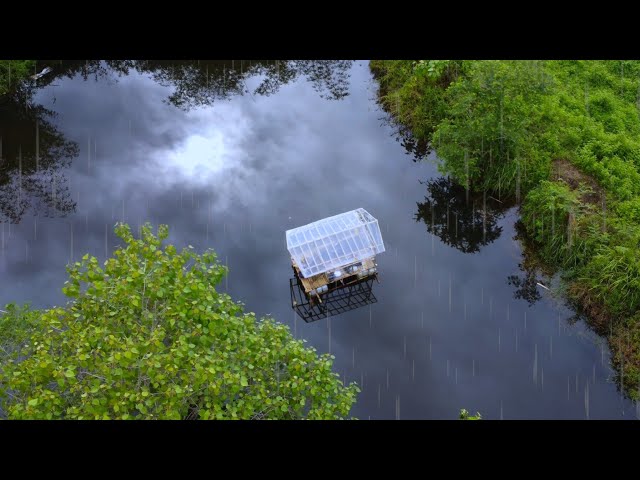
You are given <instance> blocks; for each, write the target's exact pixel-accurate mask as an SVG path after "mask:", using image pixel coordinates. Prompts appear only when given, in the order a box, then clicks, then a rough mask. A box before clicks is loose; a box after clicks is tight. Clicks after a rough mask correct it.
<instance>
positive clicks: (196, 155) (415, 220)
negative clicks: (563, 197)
mask: <svg viewBox="0 0 640 480" xmlns="http://www.w3.org/2000/svg"><path fill="white" fill-rule="evenodd" d="M345 64H346V65H345ZM220 65H221V64H215V65H214V64H211V65H209V64H205V63H204V62H203V63H202V64H200V63H198V64H195V66H194V67H193V68H191V69H187V70H180V69H179V71H178V72H177V73H176V71H175V69H174V70H171V68H165V69H164V70H163V69H158V68H156V67H154V66H153V65H151V66H149V65H146V66H139V70H142V72H140V71H138V70H136V69H135V68H131V66H127V65H125V67H126V68H124V67H122V66H117V65H116V66H115V67H113V66H107V65H105V64H103V65H102V66H101V68H100V70H99V72H98V73H99V75H97V77H96V76H95V75H92V74H90V75H87V79H86V80H85V78H84V76H83V71H82V69H81V68H80V69H78V68H76V69H75V70H73V69H72V70H70V74H69V75H68V76H65V75H59V76H57V77H56V78H55V79H54V80H52V81H49V82H45V85H43V86H42V87H41V88H39V89H38V90H37V91H36V93H35V97H34V104H33V105H31V106H30V107H23V106H22V105H18V106H16V105H14V104H13V103H11V102H9V103H7V102H5V103H4V104H2V103H0V136H2V147H3V151H2V156H3V157H4V159H5V160H4V163H3V165H2V168H0V185H2V186H0V219H2V220H3V223H2V224H1V227H0V228H1V231H0V235H1V237H0V238H1V240H0V241H1V243H0V303H2V304H4V303H8V302H10V301H16V302H25V301H30V302H31V303H32V304H33V305H34V306H37V307H48V306H52V305H56V304H57V305H60V304H61V303H63V302H65V301H66V300H65V298H64V296H63V295H62V292H61V287H62V284H63V282H64V280H65V278H66V273H65V270H64V267H65V264H66V263H67V262H69V261H70V260H74V261H76V260H78V259H79V258H80V257H81V256H82V255H83V254H84V253H87V252H88V253H91V254H93V255H96V256H98V257H99V259H100V260H101V261H103V260H104V258H105V256H106V255H108V254H110V253H111V252H112V251H113V249H114V248H115V246H116V245H117V242H118V239H117V238H115V236H114V234H113V225H114V224H115V222H117V221H122V220H124V221H126V222H128V223H129V224H130V225H132V227H134V228H137V226H138V225H140V224H141V223H142V222H145V221H151V222H153V223H154V224H157V223H166V224H168V225H169V226H170V241H171V242H173V243H175V244H176V245H178V246H186V245H193V246H194V247H195V248H196V249H198V250H203V249H205V248H207V247H212V248H214V249H215V250H216V252H217V253H218V255H219V259H220V260H221V261H222V262H223V263H226V264H227V265H228V266H229V268H230V274H229V276H228V278H227V280H226V281H223V283H222V284H221V285H220V289H221V290H223V291H228V293H229V294H230V295H231V296H232V297H233V298H234V299H236V300H240V301H243V302H244V303H245V305H246V309H247V310H248V311H254V312H256V314H257V315H259V316H262V315H267V314H270V315H272V316H273V317H275V318H276V319H278V320H280V321H282V322H284V323H286V324H288V325H290V327H291V330H292V332H293V333H294V334H295V336H296V337H298V338H305V339H307V340H308V342H309V344H311V345H313V346H315V347H316V348H317V349H318V350H319V351H322V352H329V351H330V352H331V353H332V354H333V355H335V357H336V360H335V368H336V371H338V372H339V373H340V375H342V376H344V378H345V379H346V380H347V381H351V380H355V381H357V382H358V383H359V384H360V385H361V387H362V393H361V394H360V395H359V398H358V402H357V404H356V405H355V407H354V408H353V410H352V413H353V415H354V416H356V417H358V418H361V419H368V418H371V419H395V418H400V419H423V418H425V419H436V418H443V419H453V418H456V417H457V414H458V412H459V410H460V409H461V408H466V409H467V410H469V411H470V412H475V411H480V412H481V413H482V415H483V417H484V418H490V419H499V418H504V419H516V418H526V419H542V418H571V419H585V418H590V419H596V418H611V419H623V418H625V419H635V418H637V416H638V409H637V406H636V405H635V404H633V403H632V402H630V401H629V400H625V399H624V396H623V395H622V394H621V392H620V391H619V390H618V389H617V387H616V384H615V382H614V373H613V371H612V370H611V368H610V364H609V353H608V349H607V348H606V345H604V343H603V341H602V340H601V339H599V338H598V337H597V336H595V335H594V334H592V333H591V332H590V331H589V330H588V329H587V328H586V327H585V326H584V324H583V323H582V322H581V321H577V322H575V321H572V320H571V318H572V317H573V315H574V314H573V312H572V311H571V310H570V309H569V308H568V307H566V306H565V305H564V304H563V302H562V301H561V300H558V299H553V298H552V297H551V296H550V295H549V291H547V290H545V289H544V288H542V287H539V286H537V285H536V281H538V279H537V278H536V277H535V276H531V274H530V275H529V277H527V276H526V273H525V272H524V271H522V269H521V268H520V266H519V265H520V264H521V263H522V262H523V258H522V253H521V247H520V244H519V242H518V241H517V240H516V239H514V236H515V235H516V232H515V228H514V223H515V220H516V219H517V211H516V210H515V208H506V207H502V208H503V209H502V211H501V210H500V208H501V206H500V204H499V203H497V202H496V201H494V200H492V199H489V200H488V202H489V204H488V205H487V207H486V210H487V211H488V216H487V217H484V216H482V213H481V207H482V199H478V198H474V199H469V200H467V198H466V195H465V192H464V190H462V189H460V188H458V187H456V186H454V185H451V184H450V183H448V182H447V181H446V179H442V178H440V175H439V174H438V172H437V168H436V166H435V164H434V162H433V161H425V162H414V161H412V156H411V155H408V152H407V150H406V149H405V148H404V146H403V145H402V142H399V141H398V139H397V135H395V131H394V129H393V127H391V126H390V125H389V122H388V121H386V120H385V117H386V115H385V114H384V112H382V111H381V110H380V108H379V106H378V105H377V102H376V92H377V84H376V82H375V80H373V79H372V76H371V74H370V71H369V68H368V64H367V62H365V61H358V62H353V63H350V62H342V63H337V64H326V63H323V62H316V63H314V62H308V63H307V64H300V65H298V67H297V68H298V70H295V68H294V67H291V66H290V67H289V68H290V71H288V70H287V68H288V67H287V64H286V63H285V62H278V63H277V64H276V63H273V65H270V66H269V65H268V66H267V67H265V69H263V70H261V71H258V70H256V71H255V75H254V74H247V73H246V72H247V71H249V72H251V68H255V66H254V64H252V63H251V62H249V61H244V62H242V63H241V62H240V61H235V62H233V64H232V62H230V61H229V62H226V63H225V64H224V65H223V67H222V70H223V73H222V76H220V75H219V72H218V70H216V68H218V69H219V67H220ZM94 67H95V65H94ZM112 67H113V68H112ZM134 67H135V65H134ZM60 68H62V67H60ZM209 68H211V71H209ZM281 69H282V71H281ZM94 70H95V68H94ZM194 71H195V72H196V74H203V75H204V77H202V78H205V80H204V81H203V80H202V79H199V80H198V79H196V81H194V82H192V81H191V80H190V77H189V75H194V73H193V72H194ZM117 72H120V75H118V74H117ZM203 72H204V73H203ZM274 72H275V73H274ZM51 75H54V74H51ZM221 79H222V80H221ZM274 79H275V80H274ZM227 80H228V81H229V82H231V87H225V81H227ZM203 82H204V83H203ZM332 82H334V83H336V84H338V89H337V90H336V88H335V85H332ZM205 83H206V84H205ZM194 85H195V86H194ZM225 88H228V89H229V90H228V91H226V90H225ZM256 88H258V91H256ZM340 89H342V90H340ZM241 92H245V93H244V94H240V93H241ZM267 93H268V95H267ZM345 94H348V95H345ZM172 95H173V96H172ZM186 107H188V108H186ZM43 109H48V110H50V111H51V112H55V114H56V115H55V116H53V117H52V116H48V115H47V114H46V112H45V111H44V110H43ZM36 137H37V139H38V140H37V142H38V143H37V144H38V147H37V148H36ZM36 157H37V159H38V160H37V162H38V172H37V173H36V171H35V168H34V165H35V159H36ZM65 158H66V159H67V160H65ZM432 160H433V159H432ZM16 166H17V167H16ZM3 169H4V170H3ZM20 171H22V173H21V174H20ZM425 197H429V200H426V198H425ZM432 205H433V206H434V208H433V214H432V213H431V212H432V208H431V207H432ZM469 205H471V207H469ZM447 206H448V207H449V208H448V209H447ZM359 207H363V208H365V209H366V210H367V211H369V212H370V213H371V214H372V215H373V216H375V217H376V218H377V219H378V220H379V222H380V226H381V231H382V235H383V239H384V242H385V245H386V249H387V251H386V252H385V253H383V254H381V255H380V256H379V257H378V265H379V267H378V269H379V272H380V282H381V283H380V284H377V285H375V286H374V293H375V296H376V297H377V299H378V302H377V303H375V304H372V305H370V306H366V307H363V308H360V309H357V310H354V311H351V312H349V313H346V314H343V315H340V316H335V317H330V318H329V319H326V320H325V319H323V320H320V321H317V322H314V323H309V324H307V323H305V322H303V321H302V320H301V319H300V318H298V317H296V315H295V314H294V312H293V310H292V309H291V304H290V293H289V277H290V276H291V264H290V258H289V255H288V252H287V250H286V244H285V233H284V232H285V230H287V229H289V228H293V227H296V226H300V225H303V224H306V223H308V222H311V221H314V220H317V219H320V218H323V217H327V216H330V215H335V214H337V213H341V212H344V211H347V210H352V209H355V208H359ZM431 222H433V226H432V225H431ZM483 225H484V230H483ZM542 281H544V280H542Z"/></svg>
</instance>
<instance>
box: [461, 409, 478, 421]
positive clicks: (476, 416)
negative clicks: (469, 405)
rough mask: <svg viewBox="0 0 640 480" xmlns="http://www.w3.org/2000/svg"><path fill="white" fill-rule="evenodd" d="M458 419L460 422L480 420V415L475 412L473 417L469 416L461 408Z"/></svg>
mask: <svg viewBox="0 0 640 480" xmlns="http://www.w3.org/2000/svg"><path fill="white" fill-rule="evenodd" d="M459 419H460V420H482V415H480V412H476V414H475V416H473V415H469V412H467V411H466V410H465V409H464V408H461V409H460V417H459Z"/></svg>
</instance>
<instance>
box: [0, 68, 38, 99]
mask: <svg viewBox="0 0 640 480" xmlns="http://www.w3.org/2000/svg"><path fill="white" fill-rule="evenodd" d="M34 65H35V61H34V60H0V96H2V95H5V94H7V93H10V92H11V91H12V90H13V89H14V88H15V87H16V86H17V85H18V84H19V83H20V82H22V81H23V80H24V79H26V78H27V77H28V76H29V75H31V74H33V73H35V72H33V66H34Z"/></svg>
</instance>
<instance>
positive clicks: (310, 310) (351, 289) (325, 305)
mask: <svg viewBox="0 0 640 480" xmlns="http://www.w3.org/2000/svg"><path fill="white" fill-rule="evenodd" d="M374 280H375V278H373V277H369V278H367V279H365V280H362V281H361V282H358V283H355V284H351V285H347V286H346V287H343V288H340V289H336V290H333V291H331V292H329V293H328V294H326V295H325V296H324V297H323V299H322V303H318V302H311V301H309V298H308V296H307V295H306V294H305V291H304V287H303V286H302V283H301V282H300V280H299V279H298V277H297V276H294V277H293V278H290V279H289V289H290V292H291V307H292V308H293V309H294V310H295V311H296V313H297V314H298V315H299V316H300V318H302V319H303V320H304V321H305V322H307V323H310V322H315V321H316V320H321V319H323V318H327V317H330V316H333V315H340V314H341V313H346V312H349V311H351V310H355V309H356V308H360V307H365V306H367V305H371V304H372V303H376V302H377V301H378V299H377V298H376V296H375V295H374V294H373V282H374Z"/></svg>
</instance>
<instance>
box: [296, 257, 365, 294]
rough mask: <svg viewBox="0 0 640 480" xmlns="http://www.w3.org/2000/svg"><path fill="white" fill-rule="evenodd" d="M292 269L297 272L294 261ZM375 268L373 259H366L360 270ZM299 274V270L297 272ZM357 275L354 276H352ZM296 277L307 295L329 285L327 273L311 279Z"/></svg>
mask: <svg viewBox="0 0 640 480" xmlns="http://www.w3.org/2000/svg"><path fill="white" fill-rule="evenodd" d="M292 262H293V267H294V269H296V270H297V265H296V263H295V261H293V260H292ZM373 267H375V262H374V259H373V258H367V259H366V260H363V261H362V269H363V270H368V269H370V268H373ZM297 271H298V272H299V270H297ZM355 275H357V273H356V274H354V275H353V276H355ZM298 277H299V278H300V283H302V286H303V287H304V289H305V291H306V292H307V293H309V292H310V291H311V290H315V289H317V288H319V287H322V286H323V285H327V284H329V278H328V277H327V273H326V272H325V273H320V274H318V275H314V276H313V277H309V278H302V276H301V275H298ZM348 277H349V276H348V275H345V276H344V278H348Z"/></svg>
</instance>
